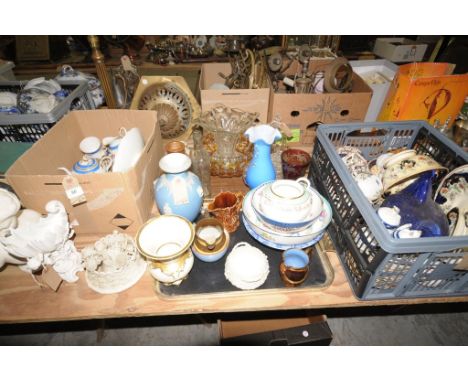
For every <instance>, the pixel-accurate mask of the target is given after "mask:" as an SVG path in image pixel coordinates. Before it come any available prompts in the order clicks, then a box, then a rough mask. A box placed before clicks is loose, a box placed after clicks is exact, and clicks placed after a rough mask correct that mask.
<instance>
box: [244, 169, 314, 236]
mask: <svg viewBox="0 0 468 382" xmlns="http://www.w3.org/2000/svg"><path fill="white" fill-rule="evenodd" d="M251 204H252V206H253V209H254V210H255V212H256V213H257V215H259V216H260V218H261V219H262V220H263V221H265V222H266V223H268V224H269V225H270V226H274V227H278V228H280V229H282V230H287V231H291V232H293V231H299V230H302V229H303V228H305V227H307V226H308V225H310V224H311V223H312V222H313V221H314V220H315V219H316V218H317V217H318V216H319V215H320V213H321V212H322V210H323V203H322V197H321V195H320V194H319V193H318V192H317V191H316V190H315V189H313V188H312V187H310V183H309V181H308V179H306V178H299V179H298V180H277V181H273V182H267V183H264V184H262V185H261V186H259V187H257V188H256V189H255V190H253V194H252V201H251Z"/></svg>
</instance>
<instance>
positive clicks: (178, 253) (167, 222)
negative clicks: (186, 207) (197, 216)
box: [136, 215, 195, 285]
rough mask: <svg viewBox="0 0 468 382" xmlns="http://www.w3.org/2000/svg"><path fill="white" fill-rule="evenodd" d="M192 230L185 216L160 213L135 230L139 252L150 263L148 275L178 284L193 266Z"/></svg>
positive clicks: (193, 233) (166, 282) (169, 283)
mask: <svg viewBox="0 0 468 382" xmlns="http://www.w3.org/2000/svg"><path fill="white" fill-rule="evenodd" d="M194 237H195V229H194V227H193V225H192V223H190V222H189V221H188V220H187V219H185V218H183V217H182V216H177V215H161V216H158V217H156V218H153V219H150V220H148V221H147V222H146V223H145V224H144V225H143V226H141V227H140V229H139V230H138V232H137V235H136V245H137V248H138V251H139V252H140V253H141V254H142V255H143V256H144V257H146V259H147V260H148V262H149V264H150V272H151V275H152V276H153V277H154V278H155V279H156V280H157V281H159V282H161V283H163V284H166V285H179V284H180V283H181V282H182V280H183V279H184V278H185V277H187V275H188V274H189V272H190V271H191V269H192V267H193V254H192V251H191V250H190V246H191V245H192V243H193V240H194Z"/></svg>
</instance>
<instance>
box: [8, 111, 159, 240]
mask: <svg viewBox="0 0 468 382" xmlns="http://www.w3.org/2000/svg"><path fill="white" fill-rule="evenodd" d="M121 127H125V128H126V129H131V128H132V127H138V128H139V129H140V131H141V133H142V135H143V138H144V140H145V147H144V150H143V152H142V154H141V156H140V158H139V160H138V162H137V163H136V165H135V166H134V167H133V168H132V169H130V170H129V171H127V172H125V173H113V172H110V173H103V174H90V175H75V177H76V178H77V179H78V181H79V184H80V186H81V187H82V189H83V191H84V194H85V196H86V202H85V203H83V204H80V205H76V206H72V205H71V203H70V201H69V200H68V198H67V196H66V194H65V190H64V187H63V185H62V181H63V179H64V176H65V173H64V171H62V170H59V168H60V167H65V168H68V169H71V168H72V166H73V164H74V163H75V162H76V161H77V160H79V159H80V157H81V153H80V150H79V143H80V141H81V140H82V139H83V138H84V137H86V136H90V135H94V136H97V137H99V138H103V137H106V136H116V135H118V132H119V129H120V128H121ZM162 155H163V147H162V141H161V135H160V132H159V126H158V124H157V117H156V112H154V111H136V110H87V111H73V112H70V113H69V114H67V115H66V116H65V117H64V118H62V119H61V120H60V121H59V122H58V123H57V124H56V125H55V126H53V127H52V128H51V129H50V130H49V131H48V132H47V133H46V134H45V135H44V137H43V138H42V139H40V140H39V141H37V142H36V143H35V144H34V145H33V146H32V147H31V148H30V149H29V150H28V151H27V152H26V153H25V154H23V155H22V156H21V157H20V158H19V159H18V160H17V161H16V162H15V163H14V164H13V165H12V166H11V167H10V168H9V170H8V171H7V173H6V179H7V181H8V183H9V184H10V185H11V186H12V187H13V189H14V191H15V192H16V194H17V195H18V197H19V198H20V200H21V202H22V204H23V205H24V206H25V207H26V208H31V209H34V210H36V211H40V212H45V211H44V207H45V205H46V203H47V202H48V201H50V200H52V199H56V200H59V201H61V202H62V203H63V204H64V206H65V208H66V210H67V212H68V213H69V221H70V222H76V223H77V224H78V225H77V226H76V227H74V229H75V232H76V233H77V234H84V235H87V234H97V235H100V236H102V235H104V234H108V233H111V232H112V231H113V230H119V231H121V232H125V233H130V234H133V233H135V232H136V231H137V230H138V228H139V227H140V225H141V224H143V223H144V222H145V221H146V220H147V219H148V218H149V217H150V213H151V209H152V207H153V204H154V198H153V181H154V179H156V178H157V177H158V176H159V166H158V162H159V159H160V158H161V156H162Z"/></svg>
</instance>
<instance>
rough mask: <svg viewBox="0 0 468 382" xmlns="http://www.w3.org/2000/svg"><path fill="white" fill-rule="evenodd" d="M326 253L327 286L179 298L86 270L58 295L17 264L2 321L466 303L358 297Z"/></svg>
mask: <svg viewBox="0 0 468 382" xmlns="http://www.w3.org/2000/svg"><path fill="white" fill-rule="evenodd" d="M326 255H327V256H328V259H329V261H330V263H331V266H332V267H333V269H334V278H333V281H332V283H331V284H330V286H329V287H327V288H325V289H322V290H314V291H310V290H308V289H307V288H304V289H284V290H275V291H256V293H249V292H244V291H239V293H235V294H233V293H230V294H229V295H228V296H226V295H225V294H223V293H219V294H216V295H213V296H210V297H209V298H206V295H205V296H204V295H200V296H197V295H192V296H188V297H176V298H172V297H171V298H168V297H166V296H163V295H160V294H158V293H157V292H156V289H155V283H154V280H153V278H152V277H151V276H150V274H149V273H148V272H146V273H145V275H144V276H143V277H142V279H141V280H140V281H139V282H138V283H137V284H136V285H135V286H133V287H132V288H130V289H128V290H127V291H124V292H122V293H118V294H112V295H101V294H98V293H96V292H94V291H93V290H91V289H90V288H88V286H87V285H86V281H85V278H84V273H83V272H81V273H80V279H79V281H78V282H77V283H74V284H66V283H64V284H63V285H62V286H61V287H60V289H59V291H58V292H57V293H54V292H52V291H51V290H49V289H41V288H40V287H38V286H37V285H36V284H35V283H34V281H33V280H32V278H31V276H30V275H28V274H26V273H24V272H22V271H21V270H20V269H19V268H17V267H14V266H7V267H6V269H4V270H3V271H2V272H1V273H0V323H18V322H34V321H59V320H60V321H61V320H80V319H92V318H110V317H137V316H159V315H176V314H197V313H216V312H241V311H268V310H288V309H320V308H337V307H356V306H375V305H401V304H421V303H442V302H466V301H468V297H452V298H423V299H412V300H391V301H384V300H380V301H366V302H364V301H358V300H357V299H356V298H355V297H354V296H353V293H352V291H351V288H350V286H349V284H348V282H347V280H346V277H345V274H344V272H343V269H342V267H341V264H340V261H339V259H338V257H337V255H336V254H335V252H333V251H327V252H326Z"/></svg>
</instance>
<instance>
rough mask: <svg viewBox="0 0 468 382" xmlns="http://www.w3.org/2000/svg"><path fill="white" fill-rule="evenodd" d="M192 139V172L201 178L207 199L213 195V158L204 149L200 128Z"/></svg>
mask: <svg viewBox="0 0 468 382" xmlns="http://www.w3.org/2000/svg"><path fill="white" fill-rule="evenodd" d="M192 138H193V151H192V171H193V172H194V173H195V174H196V175H197V176H198V177H199V178H200V180H201V182H202V187H203V194H204V196H205V198H206V197H209V196H210V195H211V172H210V167H211V163H210V162H211V158H210V154H209V153H208V151H206V150H205V148H204V147H203V132H202V130H201V129H200V128H198V129H197V128H194V129H193V132H192Z"/></svg>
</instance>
